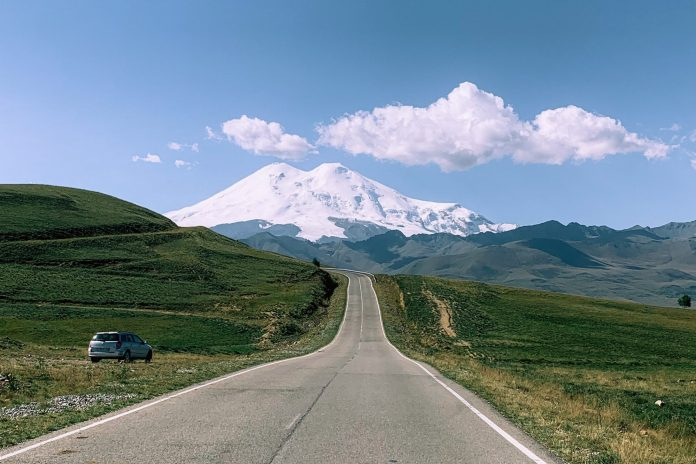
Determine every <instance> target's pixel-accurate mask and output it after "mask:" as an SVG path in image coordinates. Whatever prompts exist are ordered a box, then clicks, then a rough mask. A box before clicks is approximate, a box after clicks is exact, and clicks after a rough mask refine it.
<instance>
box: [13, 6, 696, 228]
mask: <svg viewBox="0 0 696 464" xmlns="http://www.w3.org/2000/svg"><path fill="white" fill-rule="evenodd" d="M694 24H696V2H693V1H664V2H654V1H631V2H605V1H584V2H570V1H568V2H566V1H561V2H559V1H530V2H518V1H486V2H483V1H477V2H465V1H451V2H444V1H428V2H421V1H380V0H370V1H351V2H327V1H294V2H286V1H254V2H242V1H239V2H232V1H226V2H222V1H219V2H215V1H209V2H193V1H184V2H178V1H167V2H164V1H150V2H141V1H119V2H92V1H78V0H75V1H71V2H37V1H31V0H21V1H11V0H6V1H3V2H0V183H43V184H54V185H64V186H72V187H80V188H86V189H91V190H97V191H100V192H104V193H108V194H111V195H114V196H117V197H120V198H123V199H126V200H129V201H132V202H135V203H138V204H141V205H143V206H146V207H148V208H151V209H153V210H155V211H158V212H166V211H170V210H174V209H179V208H181V207H184V206H187V205H190V204H193V203H195V202H198V201H200V200H203V199H205V198H207V197H209V196H210V195H212V194H214V193H216V192H218V191H220V190H222V189H224V188H226V187H228V186H229V185H231V184H233V183H234V182H236V181H238V180H240V179H242V178H244V177H246V176H247V175H249V174H251V173H253V172H254V171H256V170H257V169H259V168H261V167H262V166H264V165H266V164H269V163H272V162H276V161H285V162H288V163H290V164H292V165H294V166H296V167H299V168H301V169H312V168H314V167H315V166H317V165H319V164H321V163H325V162H340V163H343V164H344V165H346V166H347V167H349V168H351V169H353V170H356V171H358V172H360V173H362V174H363V175H365V176H367V177H370V178H372V179H375V180H377V181H379V182H382V183H384V184H386V185H388V186H390V187H393V188H395V189H397V190H399V191H400V192H401V193H403V194H405V195H408V196H411V197H414V198H419V199H424V200H432V201H443V202H458V203H460V204H461V205H463V206H464V207H466V208H469V209H473V210H475V211H477V212H479V213H481V214H483V215H484V216H486V217H488V218H489V219H491V220H494V221H496V222H512V223H517V224H534V223H538V222H542V221H545V220H549V219H556V220H560V221H562V222H564V223H566V222H570V221H576V222H580V223H583V224H588V225H608V226H611V227H615V228H624V227H630V226H633V225H635V224H640V225H649V226H657V225H661V224H664V223H667V222H670V221H690V220H694V219H696V201H694V199H696V28H694V27H693V25H694Z"/></svg>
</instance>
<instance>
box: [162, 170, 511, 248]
mask: <svg viewBox="0 0 696 464" xmlns="http://www.w3.org/2000/svg"><path fill="white" fill-rule="evenodd" d="M166 216H167V217H169V218H170V219H172V220H173V221H174V222H176V223H177V224H178V225H179V226H205V227H210V228H212V229H213V230H215V231H217V232H220V233H222V234H223V235H227V236H228V237H231V238H235V239H243V238H247V237H250V236H252V235H254V234H256V233H259V232H268V233H271V234H273V235H276V236H290V237H298V238H303V239H307V240H312V241H319V242H323V241H331V240H334V239H349V240H363V239H366V238H369V237H372V236H375V235H379V234H382V233H384V232H387V231H389V230H399V231H401V232H402V233H403V234H404V235H406V236H411V235H415V234H432V233H450V234H453V235H458V236H466V235H470V234H474V233H479V232H498V231H505V230H511V229H514V228H515V225H514V224H496V223H493V222H492V221H489V220H488V219H486V218H485V217H484V216H482V215H480V214H478V213H476V212H473V211H471V210H469V209H467V208H464V207H463V206H461V205H459V204H457V203H436V202H432V201H423V200H416V199H413V198H409V197H407V196H405V195H402V194H401V193H399V192H397V191H396V190H394V189H392V188H390V187H387V186H386V185H383V184H380V183H379V182H376V181H374V180H372V179H368V178H367V177H365V176H363V175H361V174H360V173H357V172H355V171H352V170H350V169H348V168H346V167H345V166H343V165H341V164H339V163H327V164H322V165H320V166H318V167H317V168H315V169H313V170H311V171H303V170H300V169H297V168H295V167H293V166H290V165H288V164H285V163H274V164H270V165H268V166H265V167H263V168H261V169H260V170H258V171H256V172H255V173H253V174H251V175H250V176H248V177H246V178H244V179H242V180H240V181H239V182H237V183H235V184H234V185H232V186H231V187H229V188H227V189H225V190H223V191H221V192H219V193H217V194H215V195H213V196H212V197H210V198H208V199H206V200H203V201H201V202H200V203H197V204H195V205H193V206H189V207H186V208H183V209H180V210H178V211H172V212H169V213H167V214H166Z"/></svg>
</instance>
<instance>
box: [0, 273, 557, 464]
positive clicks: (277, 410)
mask: <svg viewBox="0 0 696 464" xmlns="http://www.w3.org/2000/svg"><path fill="white" fill-rule="evenodd" d="M343 272H344V273H345V275H347V276H348V279H349V285H348V290H347V292H348V299H347V302H346V311H345V314H344V317H343V322H342V324H341V327H340V329H339V332H338V334H337V335H336V337H335V338H334V339H333V340H332V342H331V343H330V344H329V345H327V346H325V347H324V348H322V349H320V350H318V351H316V352H314V353H310V354H308V355H304V356H301V357H297V358H291V359H285V360H280V361H275V362H272V363H268V364H263V365H259V366H256V367H252V368H249V369H246V370H243V371H239V372H235V373H233V374H230V375H227V376H224V377H221V378H218V379H215V380H212V381H209V382H206V383H203V384H201V385H197V386H194V387H191V388H188V389H185V390H182V391H179V392H177V393H174V394H171V395H167V396H164V397H162V398H160V399H156V400H154V401H150V402H147V403H145V404H142V405H139V406H134V407H132V408H130V409H126V410H125V411H123V412H119V413H114V414H113V415H110V416H107V417H105V418H102V419H97V420H95V421H92V422H89V423H87V424H85V425H77V426H74V427H73V428H70V429H68V430H67V431H63V432H57V433H55V434H52V435H49V436H46V437H42V438H39V439H37V440H35V441H33V442H29V443H27V444H25V445H20V446H18V447H15V448H12V449H9V450H7V452H6V453H5V454H3V455H0V460H9V461H12V462H41V463H44V462H57V463H58V462H60V463H78V462H79V463H82V462H85V461H90V460H94V461H97V462H112V461H116V460H118V461H124V460H125V461H129V460H132V461H141V462H152V463H159V462H162V463H164V462H167V463H168V462H193V463H196V462H201V463H203V462H205V463H208V462H233V463H235V462H237V463H244V464H247V463H264V464H268V463H280V462H282V463H326V462H340V463H352V462H383V463H387V462H390V463H402V462H428V463H429V462H437V463H446V462H452V463H454V462H485V463H489V462H492V463H506V464H507V463H515V462H527V463H528V462H530V461H531V462H536V463H538V464H543V463H547V462H554V461H555V460H554V458H553V456H552V455H550V454H549V453H547V452H546V451H545V450H544V449H543V448H542V447H541V446H539V445H538V444H537V443H535V442H534V441H533V440H531V439H530V438H529V437H527V436H526V435H525V434H524V433H522V432H521V431H520V430H519V429H517V428H515V427H514V426H512V425H511V424H509V423H508V422H507V421H506V420H505V419H504V418H502V417H501V416H499V415H498V414H497V413H496V412H495V411H494V410H492V409H491V408H490V407H489V406H487V405H486V404H485V403H484V402H482V401H481V400H480V399H478V398H477V397H476V396H475V395H473V394H472V393H470V392H469V391H467V390H465V389H463V388H462V387H460V386H459V385H457V384H455V383H453V382H451V381H449V380H447V379H444V378H442V377H441V376H440V375H439V374H438V373H437V372H436V371H434V370H432V369H430V368H428V367H426V366H424V365H423V364H421V363H418V362H416V361H414V360H411V359H409V358H407V357H406V356H404V355H403V354H402V353H401V352H399V351H398V350H397V349H396V348H395V347H394V346H393V345H391V343H390V342H389V341H388V340H387V338H386V336H385V333H384V327H383V325H382V319H381V310H380V308H379V302H378V301H377V297H376V295H375V292H374V288H373V287H372V280H371V279H370V278H369V277H368V276H366V275H364V274H359V273H353V272H346V271H343ZM368 289H369V291H368ZM462 406H465V407H462Z"/></svg>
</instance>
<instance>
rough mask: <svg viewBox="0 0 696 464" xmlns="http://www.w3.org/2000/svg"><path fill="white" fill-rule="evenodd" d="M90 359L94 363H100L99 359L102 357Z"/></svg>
mask: <svg viewBox="0 0 696 464" xmlns="http://www.w3.org/2000/svg"><path fill="white" fill-rule="evenodd" d="M89 360H90V361H92V362H93V363H98V362H99V361H101V358H89Z"/></svg>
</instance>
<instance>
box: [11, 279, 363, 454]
mask: <svg viewBox="0 0 696 464" xmlns="http://www.w3.org/2000/svg"><path fill="white" fill-rule="evenodd" d="M349 289H350V277H348V286H346V308H345V311H344V312H343V319H342V320H341V325H340V327H339V328H338V332H336V336H335V337H334V338H333V340H331V343H329V344H328V345H326V346H324V347H322V348H319V349H318V350H316V351H313V352H311V353H307V354H305V355H302V356H296V357H294V358H286V359H279V360H278V361H273V362H270V363H266V364H261V365H258V366H255V367H250V368H247V369H244V370H241V371H237V372H235V373H234V374H230V375H226V376H224V377H220V378H218V379H215V380H211V381H209V382H206V383H203V384H201V385H197V386H195V387H191V388H187V389H185V390H181V391H179V392H177V393H173V394H171V395H168V396H165V397H163V398H160V399H158V400H155V401H152V402H149V403H146V404H143V405H141V406H138V407H136V408H133V409H129V410H127V411H123V412H122V413H119V414H116V415H115V416H111V417H107V418H104V419H101V420H98V421H96V422H92V423H90V424H87V425H85V426H82V427H80V428H77V429H74V430H71V431H69V432H65V433H62V434H60V435H56V436H55V437H51V438H48V439H46V440H43V441H40V442H38V443H34V444H33V445H29V446H25V447H23V448H19V449H17V450H15V451H12V452H11V453H7V454H3V455H0V461H3V460H5V459H9V458H12V457H14V456H18V455H20V454H23V453H26V452H27V451H31V450H33V449H36V448H39V447H41V446H44V445H47V444H49V443H53V442H54V441H58V440H62V439H64V438H68V437H71V436H73V435H76V434H78V433H80V432H84V431H85V430H89V429H93V428H94V427H98V426H100V425H104V424H107V423H109V422H113V421H115V420H116V419H121V418H123V417H126V416H129V415H131V414H133V413H136V412H138V411H142V410H143V409H147V408H151V407H152V406H155V405H157V404H160V403H164V402H165V401H169V400H171V399H174V398H177V397H179V396H182V395H185V394H187V393H191V392H193V391H196V390H200V389H202V388H206V387H209V386H211V385H215V384H218V383H220V382H224V381H226V380H229V379H232V378H234V377H237V376H240V375H243V374H247V373H249V372H253V371H255V370H258V369H263V368H265V367H270V366H275V365H276V364H280V363H284V362H288V361H294V360H297V359H302V358H307V357H309V356H313V355H315V354H317V353H320V352H322V351H324V350H325V349H327V348H329V347H330V346H332V345H333V344H334V343H336V340H338V337H339V336H340V335H341V333H342V332H343V328H344V325H345V322H346V316H347V315H348V297H349V293H348V291H349Z"/></svg>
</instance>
